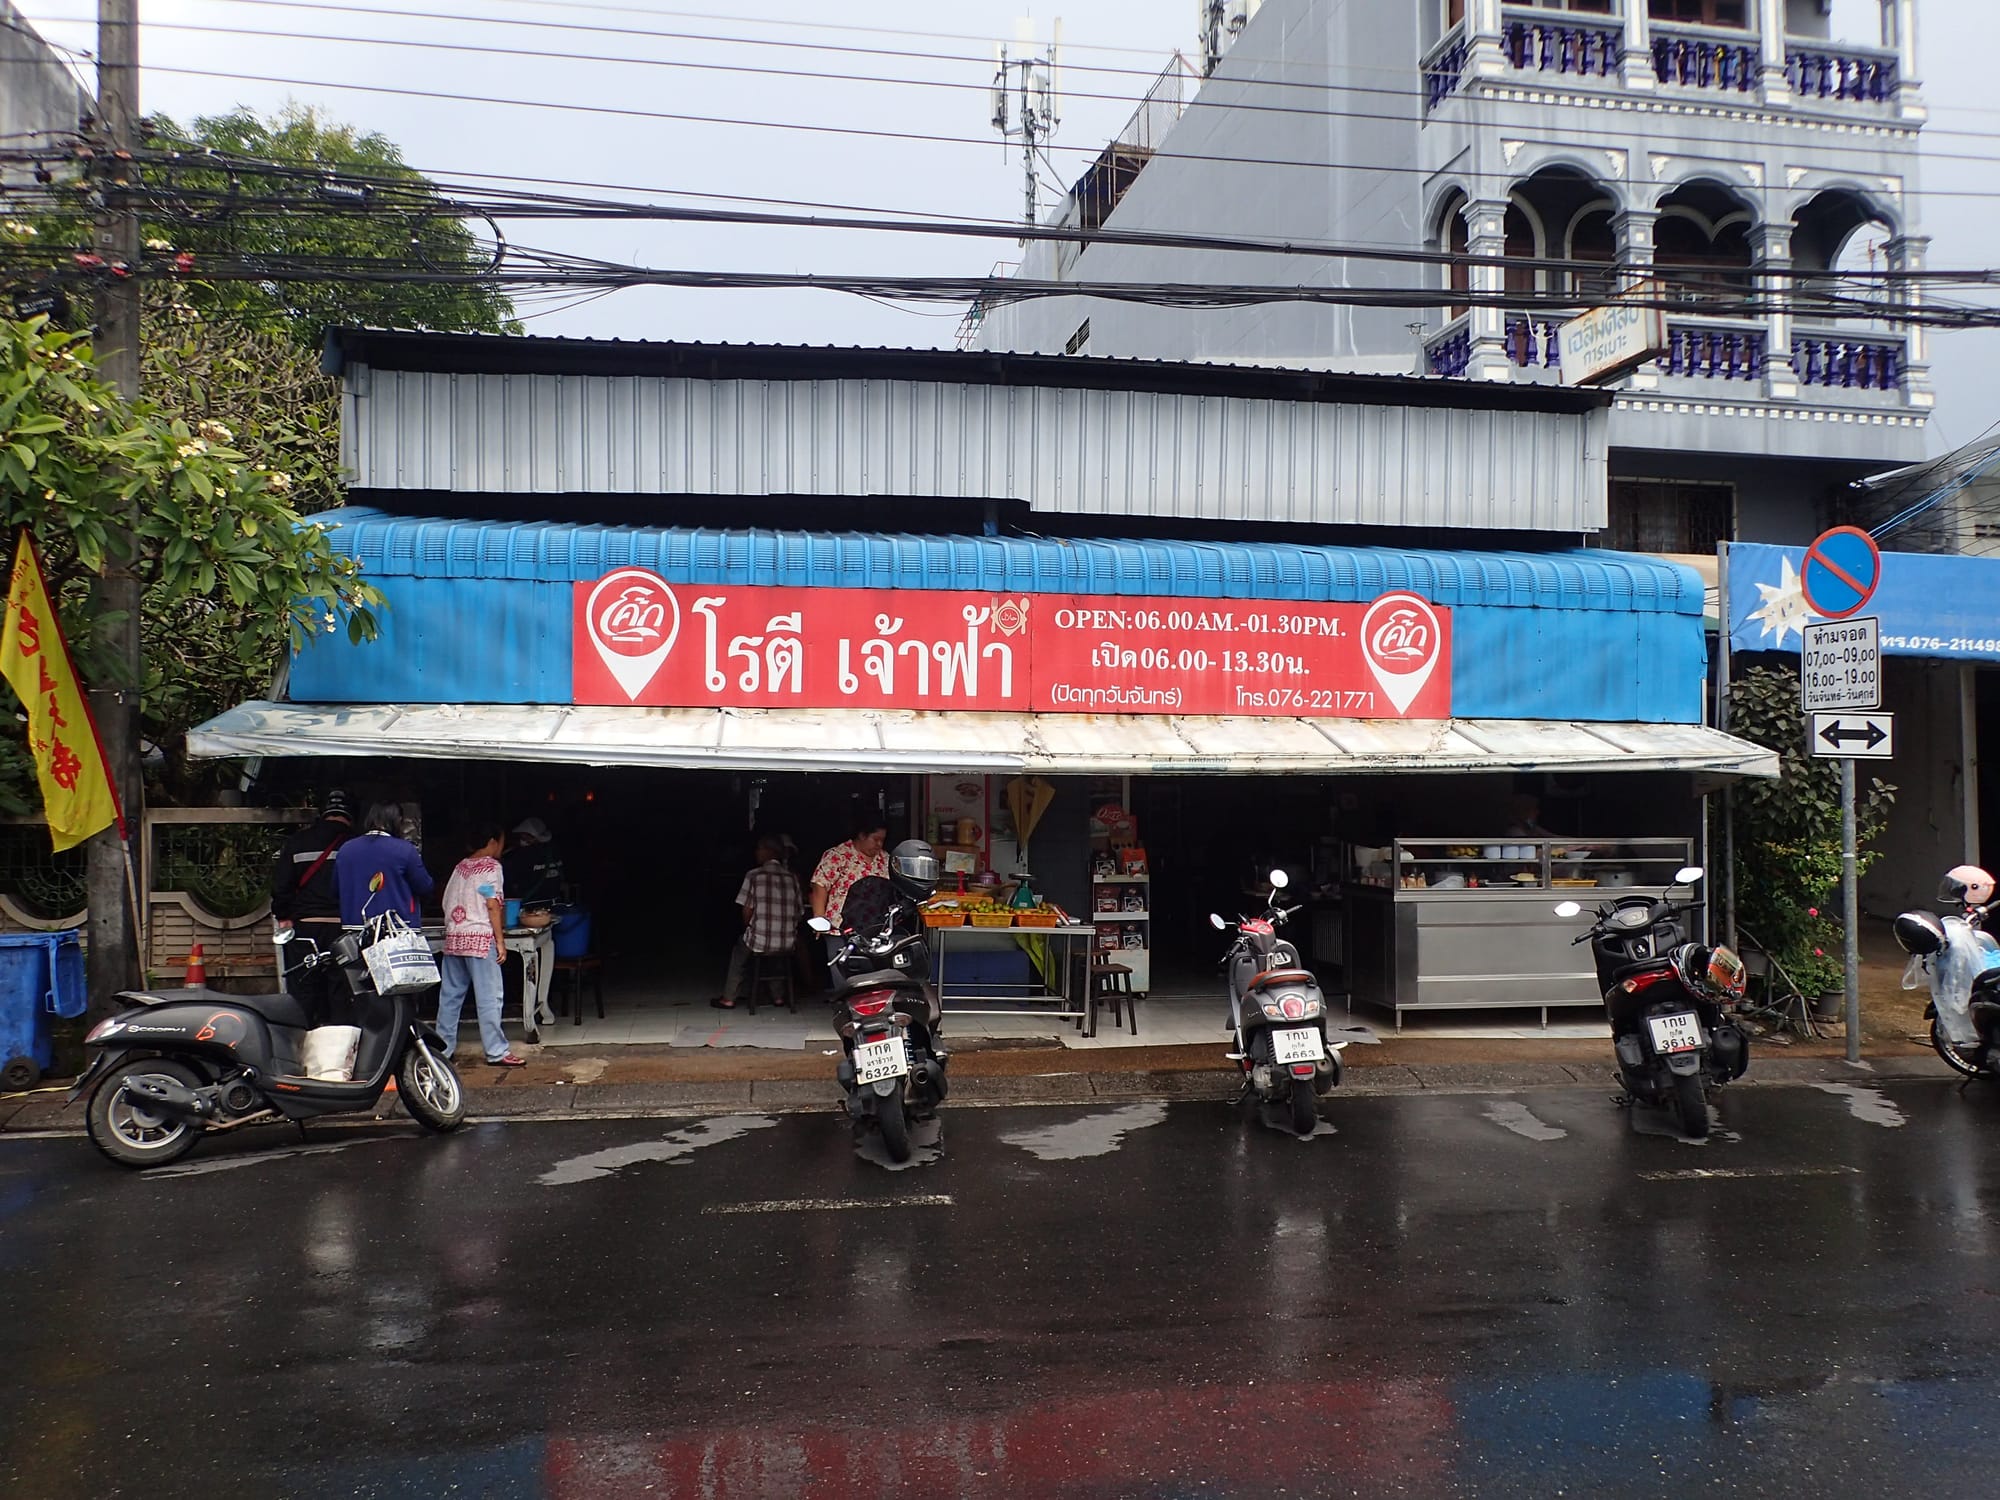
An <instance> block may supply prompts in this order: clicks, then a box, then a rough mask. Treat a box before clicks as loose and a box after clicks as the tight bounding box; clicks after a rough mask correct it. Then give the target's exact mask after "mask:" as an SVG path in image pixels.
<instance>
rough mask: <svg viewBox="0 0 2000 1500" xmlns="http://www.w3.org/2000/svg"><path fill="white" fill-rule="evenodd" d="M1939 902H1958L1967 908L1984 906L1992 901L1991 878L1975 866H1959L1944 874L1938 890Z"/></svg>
mask: <svg viewBox="0 0 2000 1500" xmlns="http://www.w3.org/2000/svg"><path fill="white" fill-rule="evenodd" d="M1938 899H1939V900H1940V901H1959V902H1963V903H1964V904H1965V905H1967V906H1984V905H1985V904H1986V903H1987V902H1989V901H1991V900H1992V899H1993V877H1992V876H1991V875H1988V874H1987V873H1986V872H1985V871H1984V870H1982V869H1980V868H1979V866H1977V865H1960V866H1959V867H1958V868H1957V869H1955V870H1948V871H1946V872H1945V877H1944V884H1943V885H1942V886H1940V887H1939V888H1938Z"/></svg>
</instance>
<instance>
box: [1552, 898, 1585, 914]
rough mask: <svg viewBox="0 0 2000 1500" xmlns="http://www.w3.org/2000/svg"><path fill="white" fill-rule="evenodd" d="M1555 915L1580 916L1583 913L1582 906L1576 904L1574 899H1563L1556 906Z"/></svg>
mask: <svg viewBox="0 0 2000 1500" xmlns="http://www.w3.org/2000/svg"><path fill="white" fill-rule="evenodd" d="M1556 915H1557V916H1559V917H1580V916H1582V915H1583V908H1582V907H1580V906H1578V905H1577V904H1576V903H1575V902H1574V901H1565V902H1563V903H1562V904H1561V905H1559V906H1558V907H1556Z"/></svg>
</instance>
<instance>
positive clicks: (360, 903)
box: [334, 802, 436, 927]
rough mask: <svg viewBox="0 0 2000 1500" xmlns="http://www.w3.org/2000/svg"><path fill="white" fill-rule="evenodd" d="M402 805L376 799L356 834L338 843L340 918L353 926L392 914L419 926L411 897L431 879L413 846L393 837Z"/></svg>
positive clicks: (428, 886) (431, 886)
mask: <svg viewBox="0 0 2000 1500" xmlns="http://www.w3.org/2000/svg"><path fill="white" fill-rule="evenodd" d="M402 822H403V809H402V808H401V807H400V806H398V805H397V804H396V803H394V802H377V803H376V804H375V805H374V806H373V807H371V808H369V809H368V817H367V819H366V820H365V821H364V822H363V823H362V825H361V836H360V837H359V838H352V839H349V840H348V841H347V842H346V843H345V844H343V845H341V847H340V863H338V864H336V865H335V866H334V872H335V874H336V875H337V876H338V877H339V880H340V920H341V924H342V925H343V926H346V927H359V926H361V925H363V924H364V923H365V922H367V921H368V919H369V918H370V917H379V916H382V915H383V914H385V913H387V912H394V913H396V915H397V916H399V917H402V918H403V919H404V920H405V921H407V922H408V923H409V924H410V925H411V926H412V927H415V926H417V925H419V917H418V914H417V897H419V896H428V895H429V894H430V893H431V891H432V890H433V889H435V885H436V883H435V882H434V881H433V880H432V879H431V872H430V871H429V870H426V869H425V868H424V860H423V856H422V855H421V854H419V853H417V847H416V845H414V844H412V843H411V842H410V841H409V840H408V839H405V838H401V837H398V835H397V833H396V830H397V829H398V828H399V827H401V826H402Z"/></svg>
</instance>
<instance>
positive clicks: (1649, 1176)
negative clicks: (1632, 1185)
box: [1639, 1167, 1861, 1182]
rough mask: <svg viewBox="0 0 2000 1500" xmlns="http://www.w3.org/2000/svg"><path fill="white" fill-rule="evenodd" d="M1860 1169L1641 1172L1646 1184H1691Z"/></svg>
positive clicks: (1828, 1174)
mask: <svg viewBox="0 0 2000 1500" xmlns="http://www.w3.org/2000/svg"><path fill="white" fill-rule="evenodd" d="M1860 1175H1861V1169H1860V1168H1859V1167H1685V1168H1682V1169H1681V1170H1679V1171H1676V1172H1641V1173H1640V1174H1639V1176H1640V1177H1641V1179H1643V1180H1644V1181H1646V1182H1691V1181H1695V1180H1697V1179H1702V1178H1710V1177H1728V1178H1737V1177H1858V1176H1860Z"/></svg>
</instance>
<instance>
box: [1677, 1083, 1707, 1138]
mask: <svg viewBox="0 0 2000 1500" xmlns="http://www.w3.org/2000/svg"><path fill="white" fill-rule="evenodd" d="M1674 1108H1675V1110H1676V1112H1677V1113H1678V1114H1679V1115H1680V1117H1681V1129H1682V1130H1683V1131H1685V1132H1686V1133H1687V1135H1688V1136H1689V1137H1690V1138H1691V1139H1693V1140H1697V1141H1698V1140H1701V1139H1703V1138H1704V1137H1706V1136H1707V1135H1708V1090H1707V1089H1705V1088H1703V1087H1702V1082H1701V1074H1699V1073H1676V1074H1675V1075H1674Z"/></svg>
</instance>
